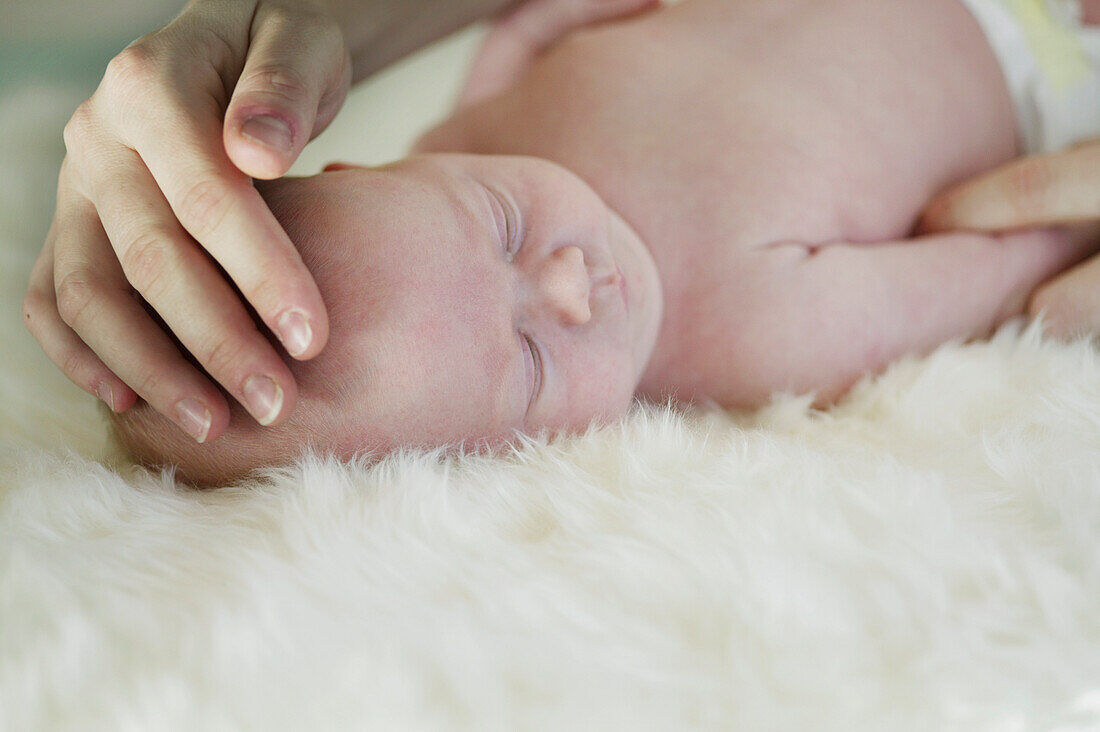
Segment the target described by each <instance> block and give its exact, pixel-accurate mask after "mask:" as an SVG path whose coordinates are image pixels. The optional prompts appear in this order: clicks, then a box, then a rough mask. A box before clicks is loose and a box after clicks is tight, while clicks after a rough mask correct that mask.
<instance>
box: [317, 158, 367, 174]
mask: <svg viewBox="0 0 1100 732" xmlns="http://www.w3.org/2000/svg"><path fill="white" fill-rule="evenodd" d="M359 167H362V166H359V165H355V164H354V163H345V162H344V161H342V160H333V161H332V162H331V163H327V164H326V165H325V167H323V168H321V170H322V171H323V172H325V173H334V172H336V171H337V170H348V169H349V168H359Z"/></svg>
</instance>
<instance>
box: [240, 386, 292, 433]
mask: <svg viewBox="0 0 1100 732" xmlns="http://www.w3.org/2000/svg"><path fill="white" fill-rule="evenodd" d="M244 400H245V402H247V403H248V411H249V412H251V413H252V416H253V417H255V418H256V421H257V422H259V423H260V424H262V425H264V426H265V427H266V426H267V425H269V424H271V423H272V422H274V421H275V418H276V417H278V416H279V412H280V411H281V410H282V408H283V390H282V389H281V388H279V385H278V384H276V383H275V382H274V381H272V380H271V378H269V377H267V376H250V377H248V381H246V382H244Z"/></svg>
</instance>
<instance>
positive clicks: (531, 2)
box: [457, 0, 661, 108]
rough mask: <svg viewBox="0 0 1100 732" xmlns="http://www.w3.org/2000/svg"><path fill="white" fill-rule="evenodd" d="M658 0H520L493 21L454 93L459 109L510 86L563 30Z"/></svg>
mask: <svg viewBox="0 0 1100 732" xmlns="http://www.w3.org/2000/svg"><path fill="white" fill-rule="evenodd" d="M660 4H661V0H523V2H521V3H519V4H518V5H515V6H513V7H511V8H510V9H509V10H506V11H505V12H504V13H502V14H501V15H500V16H498V17H497V18H496V20H495V21H494V22H493V24H492V27H491V28H490V29H489V33H488V34H487V35H486V36H485V40H484V41H483V42H482V44H481V48H480V49H479V50H478V53H477V55H476V56H475V57H474V61H473V63H472V64H471V66H470V72H469V73H468V74H467V77H466V83H465V85H464V86H463V88H462V91H461V92H460V93H459V96H458V102H457V106H458V107H459V108H462V107H466V106H469V105H471V104H476V103H477V102H480V101H482V100H484V99H487V98H489V97H491V96H493V95H495V94H497V93H498V92H501V91H503V90H504V89H506V88H508V87H509V86H511V85H512V84H513V83H514V82H515V81H516V79H518V78H519V76H520V75H521V74H522V73H523V72H524V70H525V69H526V68H527V67H528V66H529V65H530V64H531V62H532V61H533V60H534V59H535V58H536V57H537V56H538V55H539V54H540V53H542V52H543V51H545V50H546V49H547V48H549V47H550V46H551V45H553V44H554V43H555V42H556V41H557V40H558V39H560V38H561V37H562V36H564V35H565V34H566V33H568V32H570V31H573V30H576V29H577V28H582V27H584V26H586V25H592V24H593V23H600V22H603V21H607V20H612V19H614V18H618V17H621V16H624V15H631V14H634V13H639V12H642V11H644V10H650V9H653V8H655V7H657V6H658V5H660Z"/></svg>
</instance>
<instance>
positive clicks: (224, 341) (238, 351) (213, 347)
mask: <svg viewBox="0 0 1100 732" xmlns="http://www.w3.org/2000/svg"><path fill="white" fill-rule="evenodd" d="M199 350H200V352H199V353H197V354H196V355H197V356H198V358H199V362H200V363H201V364H202V365H203V366H204V367H205V368H206V370H207V371H208V372H209V373H210V374H212V375H213V376H214V378H216V379H217V380H218V381H222V382H223V383H225V382H229V383H230V384H233V383H234V382H235V381H236V380H234V379H232V378H230V374H231V373H232V372H233V371H235V370H239V369H240V368H241V364H242V363H244V355H245V347H244V345H243V344H241V343H240V342H239V341H238V340H235V339H233V338H230V337H228V336H222V337H219V338H215V339H212V340H211V341H209V342H208V343H206V344H203V346H202V347H201V349H199Z"/></svg>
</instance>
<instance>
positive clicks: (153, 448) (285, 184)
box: [115, 155, 662, 482]
mask: <svg viewBox="0 0 1100 732" xmlns="http://www.w3.org/2000/svg"><path fill="white" fill-rule="evenodd" d="M258 187H259V188H260V192H261V193H262V194H263V196H264V198H265V199H266V200H267V202H268V205H269V206H270V207H271V210H272V212H274V214H275V216H276V217H277V218H278V219H279V221H280V223H282V225H283V227H284V228H285V229H286V231H287V233H288V234H289V235H290V238H291V240H292V241H294V242H295V244H296V245H297V246H298V248H299V250H300V252H301V254H302V258H303V260H304V261H305V263H306V265H307V266H308V267H309V269H310V270H311V272H312V273H313V275H314V277H315V279H316V281H317V285H318V287H319V288H320V290H321V294H322V296H323V297H324V299H325V303H326V305H327V306H328V310H329V318H330V336H329V342H328V345H327V346H326V348H325V350H324V352H323V353H322V354H321V355H320V356H318V357H316V358H315V359H313V360H312V361H308V362H302V363H297V362H295V363H292V366H291V368H292V370H293V371H294V375H295V378H296V379H297V381H298V387H299V396H298V402H297V406H296V407H295V410H294V413H293V414H292V415H291V418H290V419H289V420H288V421H287V422H285V423H284V424H282V425H279V426H276V427H260V426H259V425H257V424H256V423H255V422H253V421H252V419H251V418H250V417H249V416H248V414H247V413H246V412H245V411H244V410H243V409H241V408H239V406H236V405H234V409H233V415H232V419H231V421H230V425H229V428H228V429H227V430H226V432H225V433H224V434H223V435H222V436H221V437H219V438H218V439H217V440H214V441H212V442H211V443H209V444H206V445H198V444H196V443H194V442H192V441H190V438H188V437H186V436H185V435H184V434H183V433H182V432H181V431H180V430H179V429H178V428H177V427H175V426H174V425H173V424H172V423H170V422H169V421H168V420H166V419H164V418H162V417H160V416H159V415H157V414H156V413H155V412H153V411H152V410H151V409H150V408H149V407H148V406H147V405H145V404H140V405H139V406H137V407H135V408H134V409H132V410H130V411H129V412H127V413H125V414H123V415H119V416H118V417H117V418H116V419H115V423H116V427H117V428H118V429H117V432H118V435H119V437H120V439H121V441H122V443H123V444H124V445H125V446H126V447H127V448H128V449H129V450H130V451H131V452H132V453H133V454H134V456H135V457H137V458H138V459H139V460H141V461H142V462H146V463H152V464H164V463H173V464H176V465H179V466H180V469H181V472H182V474H183V475H184V477H186V478H188V479H190V480H193V481H196V482H216V481H219V480H225V479H229V478H233V477H236V476H239V475H241V474H243V473H245V472H247V471H248V470H251V469H252V468H255V467H259V466H262V465H267V464H277V463H282V462H286V461H288V460H290V459H293V458H294V457H296V456H297V455H298V454H300V453H301V451H302V450H303V449H305V448H306V447H310V446H311V447H313V448H315V449H317V450H319V451H322V452H326V453H332V454H335V455H338V456H340V457H345V458H346V457H350V456H352V455H355V454H358V453H361V452H368V451H369V452H373V453H381V452H385V451H388V450H390V449H393V448H395V447H400V446H438V445H447V444H458V443H463V444H465V445H468V446H472V445H475V444H489V445H491V444H494V443H498V442H501V441H503V440H506V439H508V438H510V437H512V436H513V435H514V434H515V432H516V431H522V432H533V431H539V430H543V429H547V430H550V431H561V430H570V429H577V428H582V427H584V426H586V425H587V424H589V423H591V422H592V421H593V420H607V419H613V418H615V417H617V416H619V415H620V414H622V413H623V412H624V411H625V410H626V408H627V407H628V406H629V404H630V402H631V399H632V397H633V394H634V390H635V388H636V386H637V384H638V382H639V380H640V378H641V375H642V371H643V370H644V368H645V366H646V363H647V362H648V360H649V357H650V354H651V352H652V350H653V346H654V343H655V341H656V337H657V330H658V326H659V323H660V319H661V304H662V302H661V290H660V284H659V281H658V279H657V272H656V268H655V266H654V263H653V260H652V259H651V257H650V256H649V253H648V251H647V250H646V248H645V246H644V245H643V243H642V242H641V240H640V239H639V237H638V235H637V234H636V233H635V232H634V231H633V230H632V229H631V228H630V227H629V226H627V225H626V223H625V222H623V220H622V219H621V218H619V216H618V215H616V214H615V213H614V212H612V211H611V210H610V209H609V208H608V207H607V206H606V205H605V204H604V203H603V201H602V200H601V199H600V197H599V196H598V195H596V193H595V192H594V191H593V190H592V189H591V188H589V187H588V186H587V185H586V184H585V183H584V182H583V181H581V180H580V179H579V178H577V177H576V176H574V175H573V174H571V173H569V172H568V171H566V170H565V169H563V168H561V167H559V166H557V165H555V164H553V163H550V162H547V161H545V160H540V159H537V158H526V157H497V156H478V155H424V156H418V157H414V158H409V159H406V160H403V161H401V162H399V163H395V164H392V165H389V166H386V167H383V168H369V169H368V168H359V167H353V166H330V167H329V168H327V169H326V172H324V173H321V174H320V175H316V176H313V177H310V178H284V179H281V180H277V181H272V182H270V183H266V184H262V185H259V186H258ZM230 401H231V402H232V400H230Z"/></svg>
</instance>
